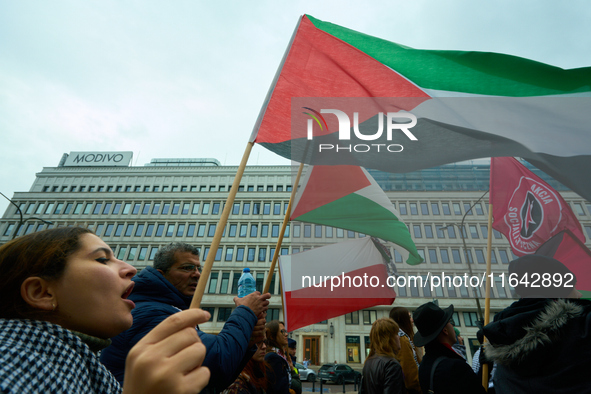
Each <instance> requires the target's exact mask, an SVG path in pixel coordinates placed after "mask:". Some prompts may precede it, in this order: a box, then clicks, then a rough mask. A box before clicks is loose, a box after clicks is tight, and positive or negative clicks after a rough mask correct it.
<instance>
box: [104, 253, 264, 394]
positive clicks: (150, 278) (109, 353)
mask: <svg viewBox="0 0 591 394" xmlns="http://www.w3.org/2000/svg"><path fill="white" fill-rule="evenodd" d="M200 270H201V263H200V261H199V251H198V250H197V249H196V248H195V247H193V246H192V245H189V244H186V243H178V242H177V243H171V244H169V245H167V246H165V247H163V248H161V249H160V250H158V252H157V253H156V255H155V257H154V267H146V268H144V269H143V270H142V271H141V272H140V273H139V274H138V275H136V276H135V277H134V279H133V280H134V282H135V288H134V291H133V293H132V294H131V296H130V297H129V298H130V299H131V300H133V301H134V302H135V303H136V308H135V309H134V310H133V312H132V314H133V325H132V327H131V328H130V329H128V330H126V331H124V332H122V333H121V334H119V335H117V336H116V337H115V338H113V343H112V344H111V345H110V346H109V347H107V348H106V349H105V350H103V352H102V354H101V361H102V362H103V364H105V366H107V368H109V370H110V371H111V372H112V373H113V375H115V378H116V379H117V380H119V381H124V372H125V369H124V362H125V358H126V357H127V353H128V352H129V349H130V348H131V347H132V346H133V345H135V344H136V343H137V342H138V341H139V340H140V339H141V338H143V337H144V335H146V334H147V333H148V332H149V331H150V330H151V329H152V328H153V327H154V326H156V325H157V324H159V323H160V322H161V321H163V320H164V319H166V318H167V317H168V316H171V315H173V314H175V313H178V312H179V311H181V310H185V309H187V308H188V307H189V306H190V304H191V299H192V296H193V294H194V293H195V289H196V287H197V282H198V281H199V277H200V276H201V274H200ZM270 297H271V295H270V294H263V295H261V294H260V293H259V292H254V293H252V294H249V295H248V296H246V297H243V298H238V297H235V298H234V302H235V304H236V307H237V308H236V309H234V311H233V312H232V314H231V315H230V317H229V318H228V320H227V321H226V323H225V324H224V327H223V328H222V330H221V331H220V333H219V334H218V335H211V334H206V333H204V332H203V331H201V330H199V328H198V327H197V332H198V334H199V337H200V338H201V341H202V342H203V344H204V345H205V347H206V348H207V353H206V356H205V360H204V361H203V364H204V365H205V366H207V367H208V368H209V369H210V371H211V376H212V378H211V379H210V382H209V385H208V388H207V391H209V392H220V391H222V390H224V389H225V388H226V387H228V386H229V385H230V384H231V383H232V382H234V380H236V377H237V376H238V374H239V373H240V371H242V370H243V369H244V366H245V365H246V363H247V362H248V360H250V358H251V357H252V355H253V354H254V353H255V351H256V346H255V343H257V342H260V340H261V338H262V335H263V331H264V324H265V319H264V315H265V313H266V310H267V309H268V305H269V301H268V300H269V298H270ZM253 329H254V330H253Z"/></svg>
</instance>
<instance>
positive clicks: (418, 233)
mask: <svg viewBox="0 0 591 394" xmlns="http://www.w3.org/2000/svg"><path fill="white" fill-rule="evenodd" d="M412 228H413V232H414V235H415V238H423V233H422V232H421V225H420V224H413V226H412Z"/></svg>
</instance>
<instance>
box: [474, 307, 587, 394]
mask: <svg viewBox="0 0 591 394" xmlns="http://www.w3.org/2000/svg"><path fill="white" fill-rule="evenodd" d="M484 335H485V336H486V337H487V339H488V340H489V341H490V344H487V345H485V348H484V349H485V350H484V352H485V355H486V358H487V359H488V360H491V361H494V362H496V363H497V369H496V371H495V375H494V387H495V390H496V392H497V393H512V394H513V393H517V394H519V393H553V394H554V393H556V394H558V393H591V374H590V371H591V302H590V301H588V300H564V299H521V300H519V301H517V302H514V303H513V304H511V305H510V306H509V307H508V308H506V309H505V310H503V311H502V312H500V313H497V314H496V315H495V318H494V321H493V322H492V323H490V324H488V325H487V326H486V327H484Z"/></svg>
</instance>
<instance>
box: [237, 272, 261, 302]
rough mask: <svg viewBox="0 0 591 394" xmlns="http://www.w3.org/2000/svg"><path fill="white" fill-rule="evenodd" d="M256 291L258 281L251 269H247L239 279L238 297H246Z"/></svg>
mask: <svg viewBox="0 0 591 394" xmlns="http://www.w3.org/2000/svg"><path fill="white" fill-rule="evenodd" d="M256 290H257V287H256V281H255V280H254V278H253V276H252V275H251V273H250V268H245V269H244V270H243V271H242V276H241V277H240V279H238V297H239V298H242V297H245V296H247V295H249V294H250V293H254V292H255V291H256Z"/></svg>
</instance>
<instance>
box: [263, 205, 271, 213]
mask: <svg viewBox="0 0 591 394" xmlns="http://www.w3.org/2000/svg"><path fill="white" fill-rule="evenodd" d="M270 214H271V203H268V202H266V203H264V204H263V215H270Z"/></svg>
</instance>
